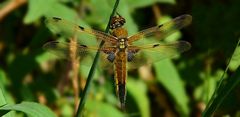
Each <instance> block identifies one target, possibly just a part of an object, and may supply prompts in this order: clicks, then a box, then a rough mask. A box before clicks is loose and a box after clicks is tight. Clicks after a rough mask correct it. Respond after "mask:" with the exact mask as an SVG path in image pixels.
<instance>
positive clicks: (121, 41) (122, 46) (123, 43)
mask: <svg viewBox="0 0 240 117" xmlns="http://www.w3.org/2000/svg"><path fill="white" fill-rule="evenodd" d="M118 48H119V49H120V50H122V49H125V48H127V38H119V39H118Z"/></svg>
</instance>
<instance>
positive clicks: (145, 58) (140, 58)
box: [128, 41, 191, 69]
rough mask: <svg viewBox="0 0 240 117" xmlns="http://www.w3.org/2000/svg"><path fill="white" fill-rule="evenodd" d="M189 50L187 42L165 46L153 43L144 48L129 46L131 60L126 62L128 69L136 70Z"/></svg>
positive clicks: (189, 46) (189, 45)
mask: <svg viewBox="0 0 240 117" xmlns="http://www.w3.org/2000/svg"><path fill="white" fill-rule="evenodd" d="M190 48H191V44H190V43H189V42H187V41H177V42H172V43H167V44H162V43H155V44H149V45H145V46H129V48H128V51H129V52H133V53H134V54H133V58H132V60H131V61H129V62H128V66H129V68H130V69H132V68H138V67H140V66H142V65H144V64H150V63H153V62H158V61H160V60H162V59H165V58H171V57H174V56H176V55H178V54H180V53H182V52H184V51H187V50H189V49H190Z"/></svg>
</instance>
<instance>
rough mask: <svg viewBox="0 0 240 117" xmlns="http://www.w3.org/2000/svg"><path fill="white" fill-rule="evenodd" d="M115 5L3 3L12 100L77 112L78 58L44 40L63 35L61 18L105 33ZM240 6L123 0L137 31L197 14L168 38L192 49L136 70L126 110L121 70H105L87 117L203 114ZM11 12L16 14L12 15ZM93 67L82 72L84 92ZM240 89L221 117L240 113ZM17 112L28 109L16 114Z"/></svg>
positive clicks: (2, 49)
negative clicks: (48, 21) (55, 20)
mask: <svg viewBox="0 0 240 117" xmlns="http://www.w3.org/2000/svg"><path fill="white" fill-rule="evenodd" d="M21 2H22V3H21ZM114 2H115V1H114V0H0V88H1V90H2V92H3V94H4V97H5V99H6V101H7V103H9V104H16V103H20V102H22V101H34V102H38V103H41V104H44V105H46V106H48V107H49V108H50V109H51V110H52V111H53V112H54V113H55V114H56V115H57V116H61V117H71V116H73V115H74V110H75V109H74V104H75V103H76V102H74V90H73V85H72V81H71V75H69V74H71V63H70V62H69V61H67V60H59V59H57V57H56V56H54V55H51V54H49V53H48V52H46V51H45V50H43V49H42V46H43V45H44V43H46V42H48V41H52V40H58V39H59V37H58V36H56V35H55V34H53V33H51V32H50V31H49V29H48V28H47V27H46V25H45V23H44V19H45V17H52V16H56V17H61V18H63V19H65V20H68V21H71V22H75V23H76V24H79V25H81V26H84V27H91V28H94V29H97V30H101V31H104V29H105V27H106V25H107V23H108V20H109V16H110V14H111V11H112V9H113V5H114ZM14 5H16V6H14ZM239 6H240V0H120V4H119V6H118V9H117V12H118V13H120V14H121V15H122V16H123V17H124V18H125V19H126V21H127V23H126V25H125V28H126V29H127V30H128V31H129V35H132V34H134V33H136V32H138V31H139V30H142V29H146V28H149V27H152V26H155V25H159V24H161V23H164V22H166V21H169V20H171V19H172V18H174V17H177V16H180V15H182V14H190V15H192V16H193V21H192V24H191V25H189V26H187V27H185V28H184V29H183V30H181V31H179V32H177V33H175V34H173V35H171V36H169V37H168V38H166V39H165V41H176V40H185V41H188V42H190V43H191V44H192V48H191V50H190V51H187V52H185V53H183V54H181V55H180V56H178V57H177V58H173V59H171V60H170V59H165V60H162V61H160V62H157V63H154V64H153V65H152V66H143V67H141V68H139V69H136V70H131V71H129V72H128V74H129V76H128V79H127V91H128V92H127V99H126V112H121V110H120V108H119V102H118V99H117V97H116V95H115V89H114V88H115V87H114V79H113V71H112V70H102V69H99V68H98V69H97V70H96V72H95V75H94V81H93V82H92V85H91V87H90V92H89V95H88V97H87V102H86V106H85V109H84V115H85V116H86V117H112V116H114V117H117V116H119V117H121V116H136V117H160V116H161V117H176V116H181V117H187V116H194V117H198V116H201V113H202V112H203V110H204V108H205V107H206V104H207V103H208V101H209V99H210V97H211V96H212V94H213V91H214V90H215V88H216V86H217V84H218V81H219V80H220V78H221V76H222V74H223V72H224V70H225V68H226V67H227V63H228V61H229V59H230V57H231V56H232V54H233V51H234V48H235V46H236V44H237V41H238V37H239V36H240V28H239V27H240V22H239V21H240V7H239ZM11 7H13V8H12V9H11ZM6 9H7V10H9V12H7V13H6V11H5V10H6ZM4 12H5V14H4ZM239 52H240V48H238V49H237V53H235V54H234V56H233V59H232V61H231V63H230V65H229V68H230V69H229V71H228V72H227V74H226V77H228V76H231V75H232V74H233V73H234V72H235V70H236V69H237V67H238V66H239V64H240V61H239V60H240V59H239V58H240V56H239V54H238V53H239ZM80 66H81V63H80ZM89 68H90V66H87V67H86V66H81V67H80V69H79V77H78V78H79V82H78V84H79V87H80V89H81V90H80V92H81V91H82V90H83V88H84V85H85V82H86V77H87V75H88V72H89ZM239 88H240V85H238V86H236V88H234V89H233V91H232V92H231V93H230V95H229V96H227V98H226V99H225V100H224V101H223V104H221V105H220V108H218V109H217V111H216V112H215V113H214V116H223V115H230V116H233V117H235V116H236V117H238V116H240V108H239V107H240V95H239V94H240V92H239V90H238V89H239ZM14 116H23V114H21V113H14Z"/></svg>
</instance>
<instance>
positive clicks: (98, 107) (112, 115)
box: [84, 100, 124, 117]
mask: <svg viewBox="0 0 240 117" xmlns="http://www.w3.org/2000/svg"><path fill="white" fill-rule="evenodd" d="M86 110H87V111H86V112H89V113H84V114H86V115H85V116H90V114H92V113H94V114H95V115H97V117H124V115H123V114H122V113H121V112H120V111H119V110H117V109H116V108H115V107H114V106H113V105H109V104H107V103H103V102H99V101H94V100H87V103H86Z"/></svg>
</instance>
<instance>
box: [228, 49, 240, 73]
mask: <svg viewBox="0 0 240 117" xmlns="http://www.w3.org/2000/svg"><path fill="white" fill-rule="evenodd" d="M239 65H240V46H239V47H237V48H236V50H235V52H234V53H233V56H232V60H231V62H230V63H229V69H230V70H232V71H234V70H236V69H237V68H238V66H239Z"/></svg>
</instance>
